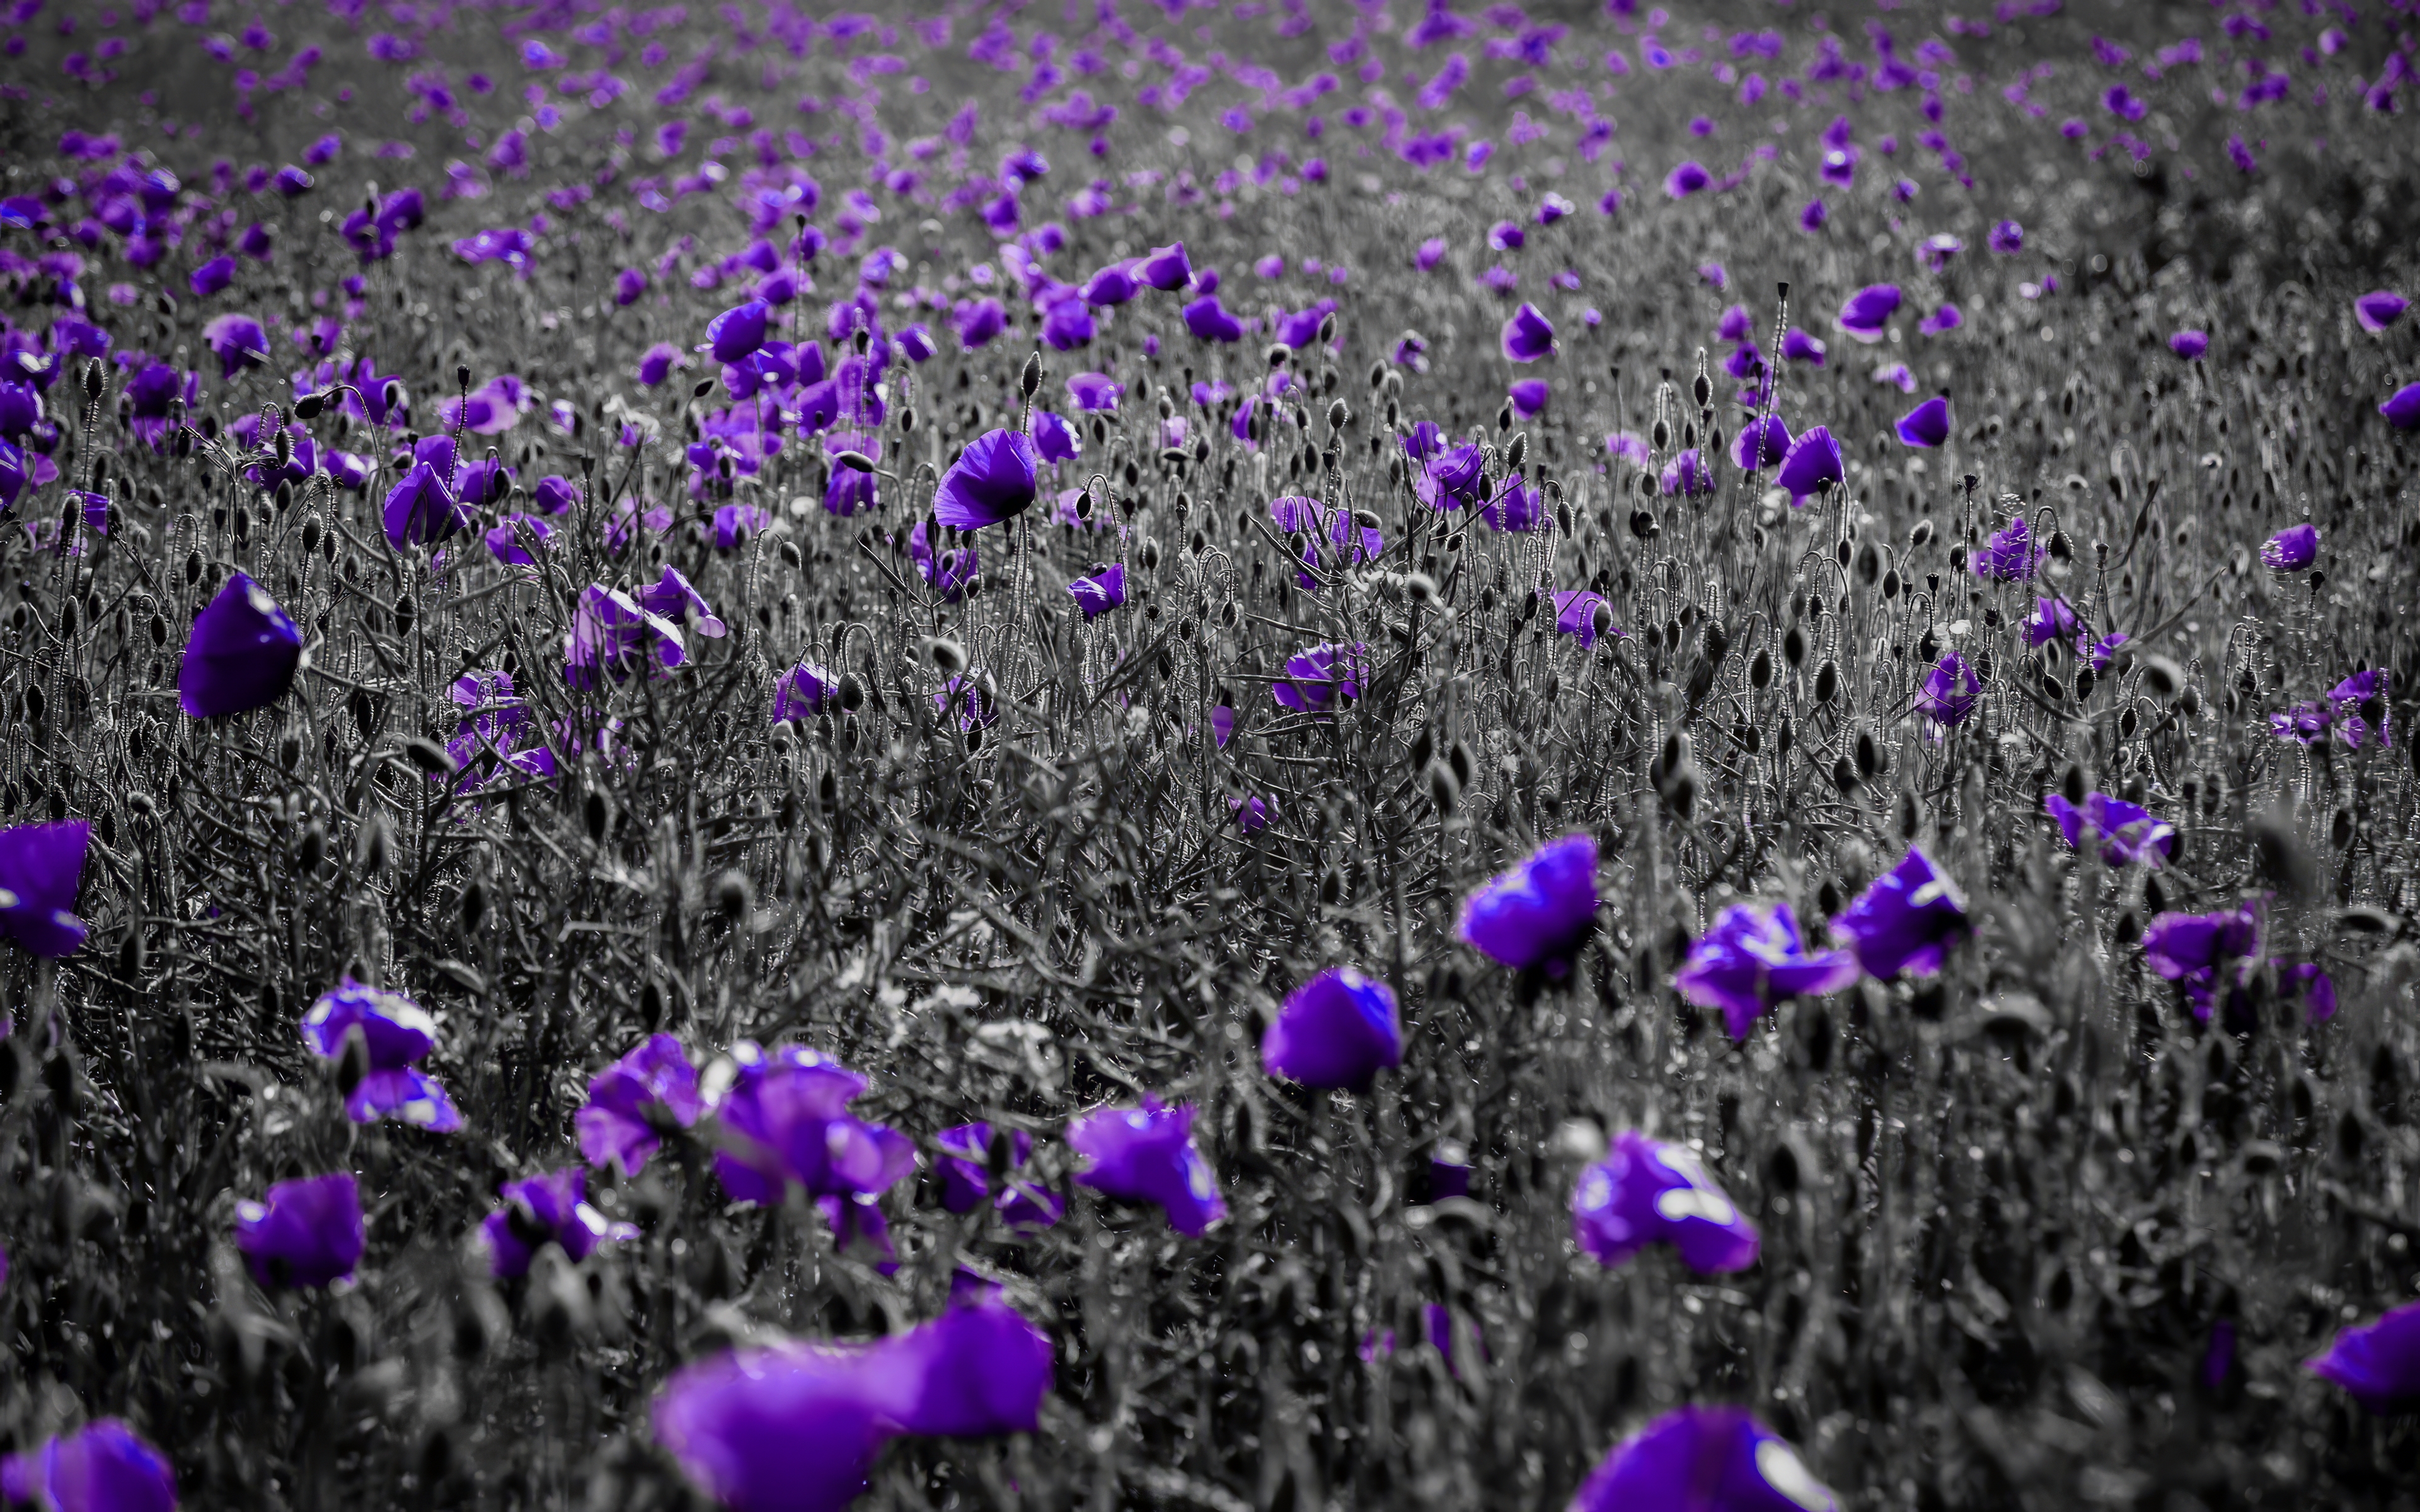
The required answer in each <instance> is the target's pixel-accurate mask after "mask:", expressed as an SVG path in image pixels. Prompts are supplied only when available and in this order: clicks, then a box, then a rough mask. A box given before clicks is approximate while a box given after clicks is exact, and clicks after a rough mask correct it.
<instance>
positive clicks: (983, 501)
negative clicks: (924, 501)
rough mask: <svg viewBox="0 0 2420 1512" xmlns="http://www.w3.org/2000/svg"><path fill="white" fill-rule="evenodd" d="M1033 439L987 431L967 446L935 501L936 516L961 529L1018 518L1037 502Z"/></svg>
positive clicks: (1003, 431)
mask: <svg viewBox="0 0 2420 1512" xmlns="http://www.w3.org/2000/svg"><path fill="white" fill-rule="evenodd" d="M1034 466H1035V457H1034V448H1033V441H1032V438H1030V437H1028V436H1026V435H1025V434H1024V433H1023V432H1022V431H1013V430H992V431H985V433H984V434H983V435H981V436H978V437H976V438H975V439H974V440H971V441H970V442H968V443H967V449H966V450H965V451H964V452H963V453H961V454H959V456H958V459H957V460H956V461H955V462H954V463H952V464H951V465H950V471H948V472H947V473H946V474H944V475H943V476H942V478H941V486H940V488H939V490H938V491H937V492H936V493H935V495H934V498H933V514H934V517H935V518H937V519H939V521H940V523H942V524H944V525H949V526H954V527H955V528H956V529H959V530H962V531H977V530H981V529H983V528H984V527H985V526H986V525H997V524H999V523H1001V521H1002V520H1007V519H1012V518H1015V517H1016V516H1018V515H1021V514H1023V513H1024V512H1025V511H1026V510H1027V509H1028V508H1030V507H1031V506H1032V503H1033V489H1034V477H1033V470H1034Z"/></svg>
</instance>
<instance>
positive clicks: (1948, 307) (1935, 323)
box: [1916, 301, 1966, 336]
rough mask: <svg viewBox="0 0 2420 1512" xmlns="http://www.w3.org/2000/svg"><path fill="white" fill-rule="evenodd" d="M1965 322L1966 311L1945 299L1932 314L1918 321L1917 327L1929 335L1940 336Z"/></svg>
mask: <svg viewBox="0 0 2420 1512" xmlns="http://www.w3.org/2000/svg"><path fill="white" fill-rule="evenodd" d="M1965 323H1966V316H1965V313H1964V312H1963V311H1962V310H1960V309H1959V308H1958V306H1956V305H1954V304H1950V303H1947V302H1946V301H1945V302H1944V303H1942V304H1940V305H1938V306H1936V307H1935V308H1934V309H1933V312H1932V313H1931V315H1928V316H1925V317H1924V318H1923V319H1921V320H1919V321H1917V322H1916V330H1918V331H1920V332H1924V333H1925V334H1926V335H1928V336H1938V335H1941V334H1943V333H1944V332H1951V331H1955V330H1957V329H1958V328H1959V327H1960V326H1962V325H1964V324H1965Z"/></svg>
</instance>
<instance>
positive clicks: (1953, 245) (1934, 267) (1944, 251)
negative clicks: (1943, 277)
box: [1916, 231, 1966, 273]
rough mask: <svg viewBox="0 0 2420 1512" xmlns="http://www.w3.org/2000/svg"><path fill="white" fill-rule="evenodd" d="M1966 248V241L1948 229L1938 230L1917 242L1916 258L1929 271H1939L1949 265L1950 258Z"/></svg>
mask: <svg viewBox="0 0 2420 1512" xmlns="http://www.w3.org/2000/svg"><path fill="white" fill-rule="evenodd" d="M1965 250H1966V243H1964V242H1963V241H1961V240H1959V239H1957V238H1956V237H1954V236H1951V235H1950V234H1949V233H1948V232H1947V231H1938V232H1935V233H1933V234H1932V235H1931V236H1929V237H1927V238H1925V239H1923V240H1922V241H1919V242H1917V243H1916V262H1917V263H1918V264H1919V265H1920V266H1921V267H1922V268H1923V269H1924V270H1925V271H1926V272H1928V273H1937V272H1939V271H1941V270H1943V269H1944V268H1947V266H1949V259H1950V258H1952V257H1955V256H1957V255H1959V254H1960V253H1962V252H1964V251H1965Z"/></svg>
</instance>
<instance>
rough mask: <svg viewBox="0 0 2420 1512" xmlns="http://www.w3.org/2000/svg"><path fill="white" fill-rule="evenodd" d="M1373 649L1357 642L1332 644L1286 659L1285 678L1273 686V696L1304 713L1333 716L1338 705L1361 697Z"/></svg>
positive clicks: (1288, 706)
mask: <svg viewBox="0 0 2420 1512" xmlns="http://www.w3.org/2000/svg"><path fill="white" fill-rule="evenodd" d="M1368 655H1369V648H1367V647H1366V646H1363V645H1361V644H1359V643H1358V642H1356V643H1355V644H1353V645H1350V646H1348V645H1344V644H1342V643H1341V642H1334V641H1331V642H1328V643H1326V644H1324V645H1316V646H1313V647H1311V649H1310V650H1309V651H1298V652H1296V653H1295V654H1294V655H1293V656H1289V657H1287V658H1286V667H1285V676H1284V677H1283V678H1282V679H1281V680H1280V681H1279V682H1276V683H1274V684H1272V685H1270V688H1269V692H1270V696H1271V697H1273V698H1275V699H1276V700H1277V702H1279V703H1280V704H1282V705H1284V706H1285V707H1286V708H1289V709H1293V710H1295V711H1296V712H1298V713H1302V714H1330V713H1333V712H1335V707H1336V705H1337V704H1338V703H1340V702H1342V703H1350V702H1353V701H1354V700H1355V699H1357V698H1359V697H1360V696H1361V682H1362V679H1363V678H1364V677H1366V676H1368V675H1369V667H1368Z"/></svg>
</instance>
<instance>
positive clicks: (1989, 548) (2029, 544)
mask: <svg viewBox="0 0 2420 1512" xmlns="http://www.w3.org/2000/svg"><path fill="white" fill-rule="evenodd" d="M2041 558H2042V550H2041V548H2040V547H2038V546H2036V545H2034V543H2033V532H2032V530H2031V529H2029V528H2028V527H2027V526H2026V524H2025V517H2024V516H2023V515H2019V516H2017V517H2015V518H2013V519H2011V520H2009V523H2008V524H2006V525H2004V526H2002V527H2000V529H1999V530H1998V531H1997V532H1994V533H1993V536H1992V538H1991V539H1990V540H1988V541H1985V542H1984V543H1983V545H1982V548H1981V549H1979V550H1978V551H1977V552H1976V553H1975V556H1974V560H1973V562H1972V563H1971V565H1972V566H1973V567H1974V570H1975V576H1976V577H1978V578H1981V579H1986V580H1987V581H1991V582H2002V583H2013V582H2024V581H2025V580H2027V579H2030V578H2032V577H2033V575H2034V568H2035V567H2036V566H2037V565H2039V564H2040V562H2041Z"/></svg>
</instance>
